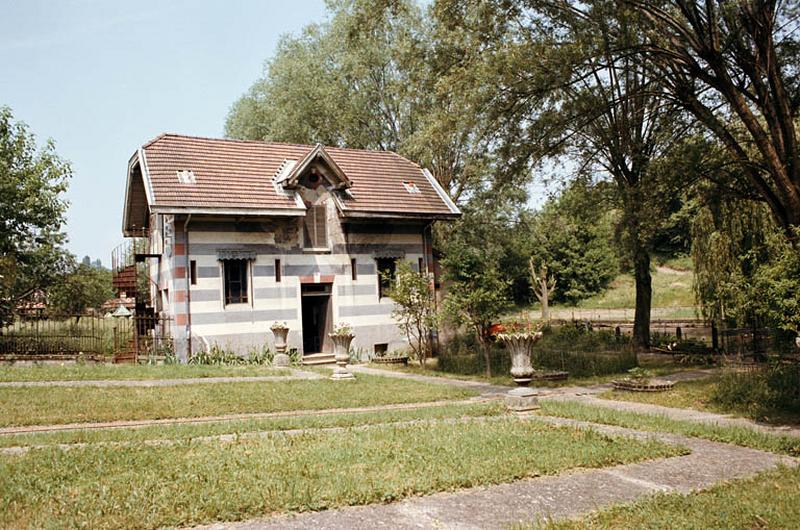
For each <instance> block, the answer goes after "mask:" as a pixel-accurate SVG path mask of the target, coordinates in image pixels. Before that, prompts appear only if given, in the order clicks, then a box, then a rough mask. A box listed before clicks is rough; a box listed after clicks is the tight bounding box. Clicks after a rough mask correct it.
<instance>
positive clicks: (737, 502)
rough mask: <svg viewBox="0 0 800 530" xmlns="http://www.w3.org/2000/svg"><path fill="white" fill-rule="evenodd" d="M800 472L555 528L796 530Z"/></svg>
mask: <svg viewBox="0 0 800 530" xmlns="http://www.w3.org/2000/svg"><path fill="white" fill-rule="evenodd" d="M798 522H800V469H798V468H794V469H788V468H780V469H777V470H774V471H767V472H764V473H761V474H759V475H758V476H756V477H753V478H750V479H741V480H734V481H730V482H727V483H724V484H720V485H717V486H714V487H712V488H709V489H707V490H703V491H700V492H696V493H691V494H689V495H681V494H678V493H659V494H657V495H653V496H650V497H647V498H646V499H643V500H641V501H639V502H635V503H633V504H627V505H622V506H617V507H613V508H609V509H605V510H601V511H599V512H597V513H595V514H593V515H590V516H588V517H586V518H585V519H581V520H575V521H563V522H559V523H552V524H550V525H548V526H546V528H549V529H551V530H561V529H570V528H574V529H579V528H664V529H667V528H726V529H743V530H745V529H760V528H797V527H798Z"/></svg>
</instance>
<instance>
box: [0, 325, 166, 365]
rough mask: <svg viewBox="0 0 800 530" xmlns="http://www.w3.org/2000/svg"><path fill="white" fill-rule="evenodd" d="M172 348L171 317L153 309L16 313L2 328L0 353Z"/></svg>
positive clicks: (134, 355) (158, 354) (135, 352)
mask: <svg viewBox="0 0 800 530" xmlns="http://www.w3.org/2000/svg"><path fill="white" fill-rule="evenodd" d="M173 351H174V341H173V339H172V320H171V319H170V318H166V317H160V316H154V315H133V316H131V317H127V318H126V317H122V318H114V317H108V316H105V317H104V316H100V315H65V316H51V317H49V318H45V319H38V318H37V319H17V320H15V321H14V322H12V323H9V324H8V325H6V326H3V327H2V328H0V355H2V356H10V357H14V358H30V359H39V358H48V357H69V356H79V355H93V356H101V357H105V358H107V360H112V359H114V360H118V359H122V360H132V361H134V362H136V361H139V360H143V359H154V358H155V359H158V358H164V357H166V356H169V355H171V354H172V352H173Z"/></svg>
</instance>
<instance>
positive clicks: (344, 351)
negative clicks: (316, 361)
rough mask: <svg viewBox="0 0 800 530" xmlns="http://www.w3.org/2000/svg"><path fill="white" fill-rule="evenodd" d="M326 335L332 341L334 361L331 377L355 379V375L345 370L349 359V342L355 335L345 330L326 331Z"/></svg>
mask: <svg viewBox="0 0 800 530" xmlns="http://www.w3.org/2000/svg"><path fill="white" fill-rule="evenodd" d="M328 336H329V337H330V338H331V340H332V341H333V356H334V360H335V361H336V368H334V369H333V375H332V376H331V379H355V376H354V375H353V374H351V373H350V372H349V371H348V370H347V363H348V362H349V361H350V343H351V342H353V337H355V335H353V334H352V333H350V332H349V331H347V332H344V333H341V332H339V333H328Z"/></svg>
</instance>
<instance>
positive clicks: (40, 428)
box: [0, 397, 491, 436]
mask: <svg viewBox="0 0 800 530" xmlns="http://www.w3.org/2000/svg"><path fill="white" fill-rule="evenodd" d="M490 400H491V399H488V398H479V397H478V398H470V399H464V400H457V401H453V400H444V401H427V402H423V403H398V404H388V405H375V406H371V407H348V408H338V409H320V410H305V409H304V410H287V411H281V412H255V413H250V414H227V415H222V416H199V417H196V418H165V419H158V420H122V421H107V422H97V423H88V422H87V423H64V424H55V425H26V426H19V427H3V428H0V436H3V435H10V434H26V433H39V432H58V431H74V430H85V429H137V428H141V427H150V426H153V425H188V424H194V423H212V422H218V421H236V420H261V419H267V418H286V417H290V418H296V417H298V416H324V415H329V414H358V413H368V412H380V411H384V410H408V409H422V408H429V407H444V406H447V405H466V404H475V403H482V402H486V401H490Z"/></svg>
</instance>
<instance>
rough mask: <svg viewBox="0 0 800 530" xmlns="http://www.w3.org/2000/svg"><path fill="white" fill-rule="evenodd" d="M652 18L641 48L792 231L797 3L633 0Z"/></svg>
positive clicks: (627, 0)
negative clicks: (653, 0) (658, 0)
mask: <svg viewBox="0 0 800 530" xmlns="http://www.w3.org/2000/svg"><path fill="white" fill-rule="evenodd" d="M622 3H623V4H624V5H626V6H630V7H632V8H634V9H635V10H636V11H637V12H639V13H641V14H642V15H643V16H644V20H643V24H642V25H643V27H644V28H645V29H646V30H647V39H646V40H645V41H643V42H640V43H636V44H635V45H633V46H631V48H630V51H631V52H635V53H638V54H639V56H640V57H641V61H642V64H645V65H647V68H648V69H649V70H650V71H652V72H653V75H655V76H657V77H658V78H659V79H661V80H662V83H661V85H660V86H661V87H662V89H663V90H664V91H665V93H666V94H667V96H668V97H669V98H670V99H671V100H672V101H675V102H677V103H678V104H680V105H681V106H682V107H683V108H684V109H686V111H688V112H689V113H691V114H692V116H693V117H694V119H695V120H697V122H698V123H699V124H701V125H702V126H703V127H704V128H705V130H706V131H707V132H708V133H709V134H711V135H713V136H714V137H715V138H716V139H717V140H718V141H719V142H720V143H721V144H722V145H723V146H724V147H725V149H726V150H727V153H728V156H729V157H730V158H731V159H732V160H733V161H734V162H735V163H736V165H737V166H738V168H739V169H740V170H741V173H742V175H743V176H744V178H745V179H746V183H747V185H748V188H749V192H750V195H751V197H753V198H756V199H757V200H759V201H762V202H764V203H766V204H767V206H768V207H769V209H770V212H771V213H772V215H773V217H774V218H775V222H776V223H777V224H778V226H779V227H781V229H783V231H784V233H785V235H786V236H787V238H788V239H789V240H791V241H793V242H794V244H795V246H797V244H798V239H797V237H796V233H795V232H794V231H793V227H797V226H800V159H799V158H798V157H800V152H799V151H798V143H797V123H796V120H797V119H798V108H799V107H800V76H798V75H797V64H798V61H799V60H800V39H798V34H797V31H796V17H797V5H796V3H795V2H784V1H780V0H738V1H734V2H725V1H721V0H707V1H703V2H697V1H688V0H673V1H669V2H651V1H642V0H623V1H622Z"/></svg>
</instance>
